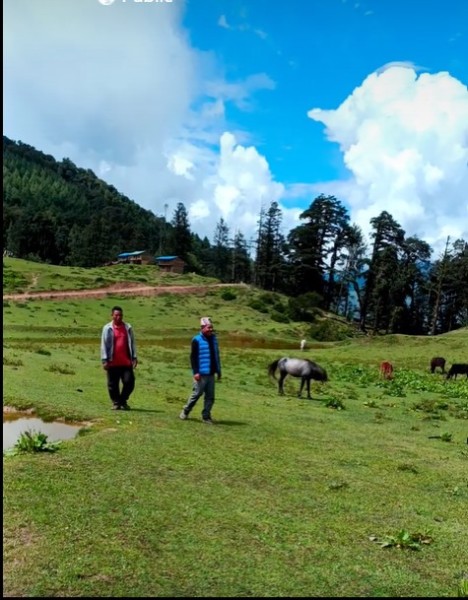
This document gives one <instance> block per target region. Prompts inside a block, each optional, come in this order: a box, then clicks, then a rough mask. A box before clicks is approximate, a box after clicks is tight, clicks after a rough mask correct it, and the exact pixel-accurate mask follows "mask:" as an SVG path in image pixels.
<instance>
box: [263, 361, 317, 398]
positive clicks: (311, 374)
mask: <svg viewBox="0 0 468 600" xmlns="http://www.w3.org/2000/svg"><path fill="white" fill-rule="evenodd" d="M276 369H279V373H280V377H279V380H278V393H279V394H280V395H281V396H283V394H284V388H283V383H284V380H285V378H286V377H287V375H292V376H293V377H300V378H301V387H300V389H299V393H298V395H297V396H298V398H300V397H301V395H302V390H303V389H304V385H305V384H306V383H307V398H309V399H310V398H311V396H310V380H311V379H315V380H316V381H328V376H327V372H326V371H325V369H323V368H322V367H320V366H319V365H318V364H317V363H314V362H312V361H311V360H307V359H304V358H286V357H285V358H279V359H278V360H275V361H273V362H272V363H271V365H270V366H269V367H268V375H270V376H271V377H273V379H276V376H275V373H276Z"/></svg>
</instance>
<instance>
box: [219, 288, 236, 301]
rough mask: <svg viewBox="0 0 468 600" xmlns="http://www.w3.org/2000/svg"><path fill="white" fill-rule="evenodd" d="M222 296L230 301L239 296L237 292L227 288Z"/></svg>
mask: <svg viewBox="0 0 468 600" xmlns="http://www.w3.org/2000/svg"><path fill="white" fill-rule="evenodd" d="M221 298H222V299H223V300H226V301H227V302H230V301H231V300H235V299H236V298H237V296H236V294H234V292H231V291H230V290H226V291H224V292H223V293H222V294H221Z"/></svg>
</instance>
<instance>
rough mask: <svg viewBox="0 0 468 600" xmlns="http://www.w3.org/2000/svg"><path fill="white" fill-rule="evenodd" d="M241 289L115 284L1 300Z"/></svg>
mask: <svg viewBox="0 0 468 600" xmlns="http://www.w3.org/2000/svg"><path fill="white" fill-rule="evenodd" d="M223 287H229V288H233V287H242V288H245V287H247V285H246V284H245V283H211V284H208V285H162V286H149V285H138V284H134V285H131V286H130V285H128V284H116V285H112V286H110V287H106V288H99V289H93V290H70V291H60V292H26V293H23V294H4V296H3V300H19V301H21V300H34V299H38V300H66V299H67V298H70V299H76V298H105V297H106V296H110V295H119V296H157V295H158V294H190V293H199V292H206V291H207V290H210V289H213V288H223Z"/></svg>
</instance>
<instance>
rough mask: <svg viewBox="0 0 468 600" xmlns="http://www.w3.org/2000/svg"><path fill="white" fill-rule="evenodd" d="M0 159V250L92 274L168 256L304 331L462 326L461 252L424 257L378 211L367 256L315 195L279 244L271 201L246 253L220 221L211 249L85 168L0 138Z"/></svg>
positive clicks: (338, 206)
mask: <svg viewBox="0 0 468 600" xmlns="http://www.w3.org/2000/svg"><path fill="white" fill-rule="evenodd" d="M3 159H4V166H3V172H4V178H3V198H4V200H3V202H4V216H3V248H4V252H5V251H7V252H8V253H9V254H12V255H13V256H15V257H18V258H26V259H29V260H35V261H41V262H48V263H51V264H55V265H73V266H82V267H94V266H100V265H103V264H106V263H108V262H110V261H112V260H114V259H115V258H116V256H117V255H118V254H119V253H120V252H123V251H133V250H145V251H146V252H149V253H154V254H157V253H163V254H175V255H178V256H180V257H181V258H183V259H184V260H185V261H186V263H187V265H188V270H190V271H193V272H195V273H199V274H202V275H208V276H213V277H217V278H218V279H220V280H221V281H223V282H241V281H242V282H245V283H254V284H255V285H256V286H257V287H259V288H261V289H264V290H268V291H276V292H283V293H286V294H287V295H289V296H291V302H290V306H289V309H288V311H287V314H284V315H278V318H284V319H291V320H302V321H309V322H313V321H314V320H315V319H316V316H317V309H319V308H320V309H325V310H327V311H330V312H334V313H336V314H339V315H342V316H344V317H346V318H348V319H350V320H354V321H358V322H359V323H360V326H361V329H362V330H363V331H369V330H370V331H372V332H374V333H377V332H379V333H405V334H437V333H441V332H446V331H450V330H453V329H457V328H459V327H462V326H466V325H468V243H467V242H466V241H465V240H447V246H446V249H445V252H444V253H443V255H442V256H438V257H435V258H434V257H433V256H432V254H433V252H432V249H431V248H430V246H429V245H428V244H427V243H426V242H425V241H424V240H421V239H419V238H417V237H414V236H413V237H412V236H407V235H406V232H405V231H404V230H403V229H402V228H401V226H400V225H399V223H398V222H396V221H395V219H394V218H393V217H392V215H391V214H390V213H388V212H386V211H384V212H382V213H381V214H380V215H376V216H375V217H374V218H372V219H371V220H370V224H371V227H372V234H371V240H372V241H371V246H370V247H368V246H367V245H366V243H365V241H364V236H363V234H362V232H361V230H360V229H359V228H358V227H357V226H356V225H354V224H352V223H351V222H350V216H349V214H348V211H347V209H346V207H345V206H344V205H343V203H342V202H341V201H340V200H338V199H337V198H335V197H334V196H324V195H320V196H318V197H316V198H315V199H314V200H312V202H311V204H310V206H309V208H308V209H306V210H305V211H304V212H303V213H302V214H301V215H300V218H301V224H300V225H299V226H297V227H295V228H294V229H292V230H291V231H290V232H288V233H287V235H285V234H284V233H283V232H282V227H281V222H282V213H281V209H280V207H279V205H278V203H277V202H271V203H270V205H269V207H266V208H265V207H264V208H262V211H261V213H260V214H259V219H258V231H257V236H256V239H255V240H254V241H253V244H252V243H250V242H248V241H247V240H246V238H245V236H244V235H243V233H242V232H237V233H236V235H234V236H231V235H230V230H229V226H228V224H227V223H226V222H225V221H224V220H223V219H222V218H221V219H220V221H219V222H218V223H217V224H216V227H215V230H214V231H213V240H212V242H210V241H209V240H208V239H207V238H204V239H201V238H200V237H199V236H198V235H196V234H194V233H193V232H192V231H191V229H190V222H189V218H188V212H187V210H186V208H185V206H184V205H183V204H182V203H179V204H178V205H177V207H176V209H175V211H174V214H173V216H172V218H171V220H170V222H166V220H165V218H163V217H158V216H156V215H155V214H154V213H152V212H151V211H148V210H145V209H143V208H142V207H141V206H139V205H138V204H137V203H136V202H134V201H133V200H130V199H129V198H127V197H126V196H124V195H122V194H121V193H120V192H119V191H118V190H116V189H115V188H114V187H113V186H111V185H109V184H107V183H105V182H104V181H102V180H101V179H99V178H98V177H97V176H96V175H95V174H94V173H93V172H92V171H91V170H89V169H88V170H86V169H82V168H79V167H77V166H76V165H74V164H73V162H72V161H70V160H69V159H67V158H65V159H63V160H62V161H57V160H55V158H54V157H52V156H49V155H45V154H44V153H42V152H40V151H38V150H36V149H35V148H33V147H32V146H28V145H27V144H24V143H22V142H15V141H12V140H10V139H8V138H7V137H5V136H4V138H3ZM163 202H164V199H161V204H163Z"/></svg>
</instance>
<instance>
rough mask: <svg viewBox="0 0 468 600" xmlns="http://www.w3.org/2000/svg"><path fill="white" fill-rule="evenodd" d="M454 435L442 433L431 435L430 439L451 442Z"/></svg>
mask: <svg viewBox="0 0 468 600" xmlns="http://www.w3.org/2000/svg"><path fill="white" fill-rule="evenodd" d="M452 437H453V435H452V434H451V433H447V432H444V433H441V434H440V435H430V436H429V438H430V439H433V440H441V441H442V442H451V441H452Z"/></svg>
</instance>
